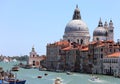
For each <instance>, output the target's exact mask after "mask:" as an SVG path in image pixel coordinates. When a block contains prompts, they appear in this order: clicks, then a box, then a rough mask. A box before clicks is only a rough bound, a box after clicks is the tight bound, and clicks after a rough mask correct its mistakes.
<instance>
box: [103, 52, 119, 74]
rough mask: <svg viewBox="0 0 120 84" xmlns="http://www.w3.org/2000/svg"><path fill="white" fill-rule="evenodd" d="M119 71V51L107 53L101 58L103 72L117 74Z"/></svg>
mask: <svg viewBox="0 0 120 84" xmlns="http://www.w3.org/2000/svg"><path fill="white" fill-rule="evenodd" d="M119 73H120V52H115V53H113V54H110V55H107V56H106V57H104V58H103V74H109V75H115V74H116V75H119Z"/></svg>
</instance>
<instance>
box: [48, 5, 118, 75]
mask: <svg viewBox="0 0 120 84" xmlns="http://www.w3.org/2000/svg"><path fill="white" fill-rule="evenodd" d="M46 48H47V49H46V50H47V54H46V56H47V57H46V68H47V69H48V70H53V71H78V72H85V73H92V72H93V73H98V74H103V71H105V73H109V71H111V70H113V69H112V68H111V70H108V69H107V70H106V69H104V64H103V59H104V58H107V56H108V55H110V54H113V53H116V52H120V42H119V41H118V42H117V43H115V42H114V26H113V22H112V20H110V22H109V24H107V22H105V23H104V25H103V22H102V20H101V18H100V20H99V22H98V26H97V27H96V28H95V30H94V31H93V39H92V41H91V42H90V33H89V29H88V26H87V25H86V23H85V22H84V21H83V20H82V17H81V14H80V10H79V8H78V6H76V8H75V10H74V14H73V18H72V20H71V21H70V22H68V24H67V25H66V27H65V31H64V35H63V39H62V40H60V41H58V42H55V43H52V44H48V45H47V46H46ZM105 66H107V65H105ZM106 71H107V72H106ZM113 71H114V70H113ZM119 72H120V70H119Z"/></svg>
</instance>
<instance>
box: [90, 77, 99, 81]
mask: <svg viewBox="0 0 120 84" xmlns="http://www.w3.org/2000/svg"><path fill="white" fill-rule="evenodd" d="M90 80H92V81H98V80H99V78H98V77H97V76H92V77H91V79H90Z"/></svg>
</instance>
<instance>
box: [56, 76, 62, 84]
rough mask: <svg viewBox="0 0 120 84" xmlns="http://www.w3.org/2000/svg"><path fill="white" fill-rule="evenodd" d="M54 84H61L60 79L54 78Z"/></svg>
mask: <svg viewBox="0 0 120 84" xmlns="http://www.w3.org/2000/svg"><path fill="white" fill-rule="evenodd" d="M54 84H63V83H62V79H61V78H60V77H56V79H55V81H54Z"/></svg>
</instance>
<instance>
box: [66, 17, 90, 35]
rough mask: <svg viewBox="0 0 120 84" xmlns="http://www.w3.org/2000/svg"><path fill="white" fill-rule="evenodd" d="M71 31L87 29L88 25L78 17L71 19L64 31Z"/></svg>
mask: <svg viewBox="0 0 120 84" xmlns="http://www.w3.org/2000/svg"><path fill="white" fill-rule="evenodd" d="M73 31H88V32H89V30H88V27H87V25H86V23H85V22H83V21H82V20H80V19H75V20H71V21H70V22H69V23H68V24H67V25H66V28H65V33H69V32H73Z"/></svg>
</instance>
